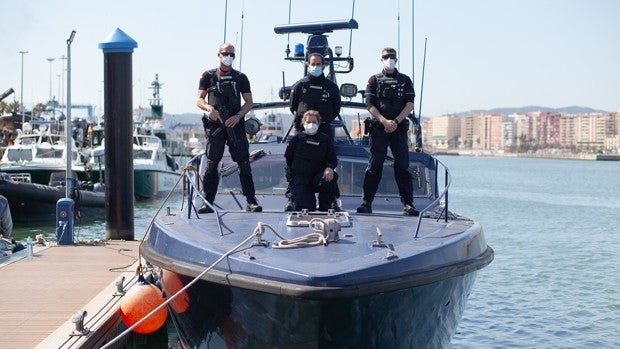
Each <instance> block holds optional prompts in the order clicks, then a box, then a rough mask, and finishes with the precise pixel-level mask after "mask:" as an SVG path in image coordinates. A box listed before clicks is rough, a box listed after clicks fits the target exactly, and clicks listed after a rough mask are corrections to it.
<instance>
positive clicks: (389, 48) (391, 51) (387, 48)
mask: <svg viewBox="0 0 620 349" xmlns="http://www.w3.org/2000/svg"><path fill="white" fill-rule="evenodd" d="M383 52H389V53H393V54H395V55H396V50H395V49H393V48H391V47H386V48H384V49H383V50H381V53H383Z"/></svg>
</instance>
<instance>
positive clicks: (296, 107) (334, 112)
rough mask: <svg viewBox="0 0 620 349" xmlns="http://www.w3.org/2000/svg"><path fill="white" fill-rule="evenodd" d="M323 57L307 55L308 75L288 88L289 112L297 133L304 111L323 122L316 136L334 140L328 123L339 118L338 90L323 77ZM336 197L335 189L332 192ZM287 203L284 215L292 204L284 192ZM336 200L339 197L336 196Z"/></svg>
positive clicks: (300, 127) (290, 208)
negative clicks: (317, 113) (312, 112)
mask: <svg viewBox="0 0 620 349" xmlns="http://www.w3.org/2000/svg"><path fill="white" fill-rule="evenodd" d="M323 69H325V57H323V55H321V54H320V53H318V52H313V53H310V54H309V55H308V64H307V70H308V75H306V76H304V77H303V78H301V79H300V80H299V81H297V82H296V83H295V84H294V85H293V87H292V88H291V99H290V101H291V102H290V103H291V104H290V109H291V112H292V113H293V115H294V116H295V120H294V124H295V130H297V133H300V132H303V131H304V128H303V125H302V123H301V118H302V116H303V115H304V113H305V112H306V111H308V110H316V111H318V112H319V114H320V115H321V119H322V120H323V121H322V122H321V123H320V125H319V131H318V132H319V133H324V134H326V135H328V136H329V137H330V138H331V139H332V140H333V139H334V130H333V129H332V126H331V122H332V121H333V120H334V119H335V118H336V117H337V116H338V114H340V106H341V101H340V89H338V85H336V83H335V82H333V81H331V80H329V79H327V78H326V77H325V75H324V74H323ZM336 192H337V193H338V188H336ZM286 196H287V197H288V203H287V204H286V207H285V208H284V210H285V211H292V210H293V208H294V203H293V200H292V198H291V197H290V191H289V189H287V192H286ZM337 196H339V195H338V194H337Z"/></svg>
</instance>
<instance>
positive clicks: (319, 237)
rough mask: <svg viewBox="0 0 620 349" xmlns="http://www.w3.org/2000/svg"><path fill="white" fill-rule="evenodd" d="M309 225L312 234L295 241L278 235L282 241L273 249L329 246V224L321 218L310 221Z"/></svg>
mask: <svg viewBox="0 0 620 349" xmlns="http://www.w3.org/2000/svg"><path fill="white" fill-rule="evenodd" d="M309 225H310V229H311V230H312V233H310V234H307V235H304V236H300V237H297V238H294V239H283V238H282V237H280V236H279V235H278V236H279V237H280V238H281V239H282V240H281V241H279V242H277V243H275V244H274V245H273V248H299V247H311V246H319V245H327V223H326V222H325V221H324V220H322V219H321V218H313V219H311V220H310V223H309Z"/></svg>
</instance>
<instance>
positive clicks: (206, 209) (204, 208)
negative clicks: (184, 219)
mask: <svg viewBox="0 0 620 349" xmlns="http://www.w3.org/2000/svg"><path fill="white" fill-rule="evenodd" d="M198 213H213V209H212V208H211V207H209V205H207V204H202V207H201V208H199V209H198Z"/></svg>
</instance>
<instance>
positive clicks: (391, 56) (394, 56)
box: [381, 53, 396, 59]
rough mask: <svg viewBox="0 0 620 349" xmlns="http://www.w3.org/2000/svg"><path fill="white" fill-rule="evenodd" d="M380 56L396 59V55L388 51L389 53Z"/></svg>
mask: <svg viewBox="0 0 620 349" xmlns="http://www.w3.org/2000/svg"><path fill="white" fill-rule="evenodd" d="M381 58H383V59H389V58H392V59H396V55H394V54H391V53H390V54H387V55H383V56H381Z"/></svg>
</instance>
